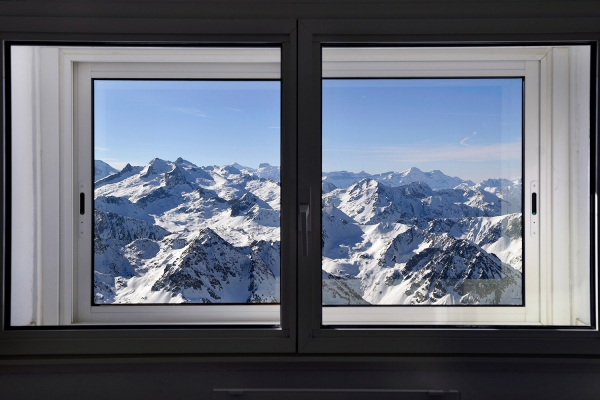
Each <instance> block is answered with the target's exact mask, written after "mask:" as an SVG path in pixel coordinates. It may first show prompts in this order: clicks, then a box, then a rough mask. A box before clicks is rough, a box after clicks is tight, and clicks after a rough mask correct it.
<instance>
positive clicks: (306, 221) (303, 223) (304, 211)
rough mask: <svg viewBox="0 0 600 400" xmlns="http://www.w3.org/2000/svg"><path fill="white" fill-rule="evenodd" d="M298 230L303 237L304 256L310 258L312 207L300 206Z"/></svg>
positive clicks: (307, 205)
mask: <svg viewBox="0 0 600 400" xmlns="http://www.w3.org/2000/svg"><path fill="white" fill-rule="evenodd" d="M298 218H299V221H298V230H299V231H300V235H301V236H302V238H301V240H302V255H303V256H304V257H307V256H308V232H310V205H309V204H300V205H299V206H298Z"/></svg>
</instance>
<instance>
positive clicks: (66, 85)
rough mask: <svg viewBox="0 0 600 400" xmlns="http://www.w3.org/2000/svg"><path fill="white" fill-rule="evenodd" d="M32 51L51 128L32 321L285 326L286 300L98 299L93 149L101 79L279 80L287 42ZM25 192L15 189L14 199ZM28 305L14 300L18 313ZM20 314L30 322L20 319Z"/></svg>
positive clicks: (41, 177)
mask: <svg viewBox="0 0 600 400" xmlns="http://www.w3.org/2000/svg"><path fill="white" fill-rule="evenodd" d="M32 51H33V53H34V58H35V59H36V60H38V62H37V64H36V65H35V70H36V73H38V74H39V76H38V77H37V79H34V81H35V83H36V84H37V85H39V86H38V87H37V88H36V89H35V90H33V93H34V96H33V99H32V100H33V101H34V102H37V104H38V109H37V110H36V111H37V115H36V119H37V121H38V123H39V126H41V127H43V129H37V132H36V134H34V136H35V137H37V140H38V141H39V142H40V143H39V148H38V150H39V149H44V151H43V152H42V151H39V154H38V155H39V157H40V159H39V160H35V155H34V162H35V163H36V167H37V171H38V174H35V175H34V176H35V183H34V186H35V187H36V188H37V189H38V190H39V194H38V196H36V202H37V207H38V210H39V212H38V213H37V218H38V222H39V223H38V225H37V226H36V228H35V233H34V235H35V236H36V243H38V248H36V249H35V251H34V254H37V257H36V258H37V263H36V266H35V268H34V271H29V272H31V277H32V279H33V280H34V281H35V282H36V284H35V287H34V286H31V287H30V291H27V290H26V291H25V293H24V294H25V296H30V297H32V298H34V299H36V300H37V301H36V304H32V308H33V310H34V311H33V313H34V314H35V315H34V316H33V317H32V322H31V323H30V325H45V326H47V325H113V324H116V325H124V324H126V325H137V324H141V325H152V324H169V325H173V324H185V325H192V324H199V325H262V326H278V325H279V324H280V320H281V318H280V316H281V307H280V305H279V304H277V305H269V304H260V305H255V304H248V305H246V304H244V305H217V304H215V305H187V304H186V305H176V304H173V305H143V306H136V305H101V306H92V304H91V303H92V293H91V283H92V279H93V276H92V271H91V258H92V249H91V243H92V235H93V232H92V227H93V224H92V215H93V212H91V210H93V206H92V199H93V197H94V196H93V181H92V176H91V168H90V166H91V165H92V160H91V151H90V150H91V149H92V143H91V139H92V135H91V120H92V115H91V112H92V107H91V104H92V98H91V96H92V92H91V82H92V79H93V78H134V77H135V78H148V79H155V78H156V79H161V78H163V79H274V80H275V79H280V78H281V67H280V65H281V50H280V48H275V47H264V48H261V47H254V48H252V47H241V48H216V47H212V48H187V49H186V48H157V47H154V48H151V47H118V48H105V47H104V48H103V47H44V46H38V47H34V48H33V49H32ZM14 69H18V65H17V64H16V63H13V70H14ZM40 105H41V106H40ZM42 132H43V134H41V133H42ZM38 161H39V162H38ZM56 188H60V190H58V191H57V190H56ZM81 191H83V192H84V193H85V198H86V207H85V208H86V210H88V211H86V213H85V215H84V216H80V215H79V211H78V210H79V193H80V192H81ZM20 195H21V194H20V193H17V191H13V204H15V202H16V201H18V198H19V196H20ZM42 198H43V201H42ZM14 229H18V227H15V228H14ZM14 266H15V263H13V270H14V269H15V268H14ZM27 279H28V277H27V276H25V277H24V279H21V280H20V282H21V283H19V280H18V279H17V280H14V279H13V293H17V292H18V291H22V289H23V287H15V283H14V282H17V285H20V284H23V282H25V281H27ZM25 286H27V285H26V284H25ZM15 289H16V290H15ZM13 300H15V299H14V296H13ZM17 300H18V299H17ZM20 306H21V305H20V304H19V302H18V301H12V310H13V315H15V314H17V313H15V311H17V308H18V307H20ZM21 319H22V318H21ZM12 321H14V322H16V324H15V325H20V324H22V323H19V322H20V321H19V319H18V318H17V319H16V320H15V318H12Z"/></svg>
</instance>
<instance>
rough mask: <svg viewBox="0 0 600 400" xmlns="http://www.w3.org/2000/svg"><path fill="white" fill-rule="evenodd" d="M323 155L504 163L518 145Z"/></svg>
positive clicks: (397, 148)
mask: <svg viewBox="0 0 600 400" xmlns="http://www.w3.org/2000/svg"><path fill="white" fill-rule="evenodd" d="M324 152H331V153H334V152H347V153H353V154H352V156H353V157H373V158H375V157H377V158H382V159H387V160H388V161H392V162H396V161H397V162H403V163H412V164H414V163H421V162H435V161H468V162H478V161H506V160H518V159H520V158H521V143H520V142H514V143H495V144H489V145H477V146H469V145H464V146H459V145H438V146H431V145H429V146H425V145H420V146H419V145H413V146H393V147H377V146H372V147H368V146H360V147H359V146H348V147H340V148H337V149H324Z"/></svg>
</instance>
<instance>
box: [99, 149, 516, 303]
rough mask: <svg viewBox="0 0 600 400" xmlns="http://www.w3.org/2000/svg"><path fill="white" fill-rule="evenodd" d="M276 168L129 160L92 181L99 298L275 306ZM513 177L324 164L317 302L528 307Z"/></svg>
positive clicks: (277, 241)
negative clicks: (332, 168)
mask: <svg viewBox="0 0 600 400" xmlns="http://www.w3.org/2000/svg"><path fill="white" fill-rule="evenodd" d="M279 173H280V171H279V167H275V166H271V165H269V164H261V165H260V166H259V168H250V167H245V166H243V165H240V164H236V163H234V164H229V165H223V166H204V167H199V166H197V165H195V164H193V163H191V162H189V161H186V160H183V159H181V158H178V159H176V160H175V161H168V160H161V159H158V158H155V159H153V160H151V161H150V162H149V163H148V164H147V165H145V166H131V165H129V164H128V165H127V166H126V167H125V168H124V169H123V170H122V171H118V172H116V173H114V174H112V175H109V176H105V177H103V178H101V179H99V180H97V181H96V184H95V185H96V189H95V214H94V215H95V231H94V233H95V237H94V260H95V273H94V275H95V281H94V287H95V301H96V302H97V303H222V304H223V303H277V302H279V298H280V296H279V279H280V196H281V193H280V183H279V182H280V178H279ZM520 191H521V184H520V181H506V180H501V179H489V180H486V181H483V182H481V183H479V184H477V185H476V184H474V183H473V182H470V181H467V180H463V179H460V178H456V177H454V178H453V177H449V176H447V175H444V174H443V173H442V172H440V171H432V172H422V171H420V170H418V169H416V168H411V169H410V170H408V171H404V172H401V173H396V172H390V173H386V174H377V175H370V174H367V173H364V172H361V173H357V174H355V173H351V172H335V173H324V174H323V182H322V192H323V198H322V201H323V210H322V216H323V220H322V233H323V235H322V256H323V264H322V268H323V303H324V304H326V305H327V304H436V305H444V304H445V305H449V304H522V277H521V270H522V240H521V234H522V222H521V210H520V196H521V195H520V193H521V192H520Z"/></svg>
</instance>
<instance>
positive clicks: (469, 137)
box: [460, 132, 477, 147]
mask: <svg viewBox="0 0 600 400" xmlns="http://www.w3.org/2000/svg"><path fill="white" fill-rule="evenodd" d="M475 135H477V132H473V134H472V135H471V136H467V137H466V138H464V139H463V140H461V141H460V144H462V145H463V146H469V147H470V146H471V145H470V144H467V140H469V139H471V138H472V137H473V136H475Z"/></svg>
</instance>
